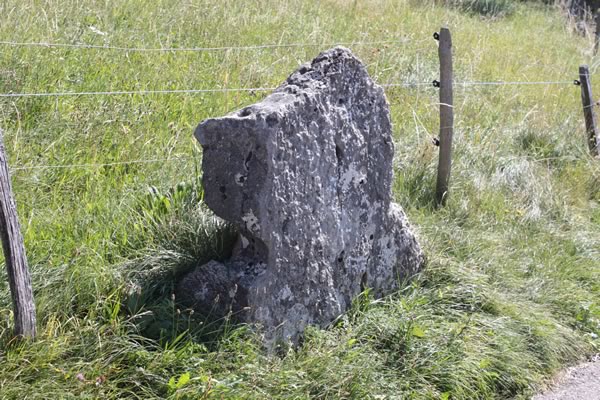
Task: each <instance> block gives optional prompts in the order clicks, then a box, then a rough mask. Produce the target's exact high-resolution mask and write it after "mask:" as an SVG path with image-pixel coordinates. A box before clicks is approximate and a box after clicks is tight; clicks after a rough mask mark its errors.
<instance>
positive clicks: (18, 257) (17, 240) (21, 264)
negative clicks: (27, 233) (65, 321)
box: [0, 129, 35, 338]
mask: <svg viewBox="0 0 600 400" xmlns="http://www.w3.org/2000/svg"><path fill="white" fill-rule="evenodd" d="M0 238H1V239H2V248H3V250H4V259H5V263H6V271H7V273H8V283H9V286H10V291H11V295H12V300H13V307H14V317H15V330H14V333H15V335H16V336H21V337H29V338H33V337H35V303H34V301H33V290H32V288H31V277H30V276H29V270H28V268H27V257H26V256H25V246H24V245H23V236H22V235H21V230H20V227H19V220H18V218H17V210H16V207H15V201H14V199H13V195H12V189H11V185H10V174H9V170H8V163H7V160H6V154H5V152H4V143H3V139H2V130H1V129H0Z"/></svg>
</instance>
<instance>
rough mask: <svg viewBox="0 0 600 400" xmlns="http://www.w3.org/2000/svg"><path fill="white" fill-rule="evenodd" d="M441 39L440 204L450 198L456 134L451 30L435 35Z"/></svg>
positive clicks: (436, 192) (437, 196)
mask: <svg viewBox="0 0 600 400" xmlns="http://www.w3.org/2000/svg"><path fill="white" fill-rule="evenodd" d="M434 37H435V38H436V39H438V40H439V42H440V43H439V49H438V54H439V57H440V81H439V88H440V143H439V145H440V157H439V164H438V175H437V184H436V189H435V200H436V203H437V205H438V206H441V205H444V204H445V203H446V199H447V198H448V184H449V182H450V168H451V166H452V136H453V134H454V128H453V125H454V106H453V104H454V100H453V94H452V80H453V76H452V36H451V35H450V30H449V29H447V28H442V29H441V30H440V33H439V34H436V35H434Z"/></svg>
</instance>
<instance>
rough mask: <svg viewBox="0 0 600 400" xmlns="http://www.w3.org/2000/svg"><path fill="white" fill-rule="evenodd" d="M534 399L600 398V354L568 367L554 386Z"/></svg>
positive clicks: (593, 399) (579, 399)
mask: <svg viewBox="0 0 600 400" xmlns="http://www.w3.org/2000/svg"><path fill="white" fill-rule="evenodd" d="M532 400H600V355H597V356H596V357H594V359H593V360H592V361H590V362H586V363H583V364H580V365H577V366H574V367H571V368H569V369H567V370H566V371H565V372H564V373H562V374H561V375H560V376H559V377H558V378H557V379H556V381H555V382H554V384H553V385H552V388H550V389H549V390H548V391H546V392H544V393H541V394H538V395H536V396H534V397H533V399H532Z"/></svg>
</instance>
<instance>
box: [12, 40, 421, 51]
mask: <svg viewBox="0 0 600 400" xmlns="http://www.w3.org/2000/svg"><path fill="white" fill-rule="evenodd" d="M421 41H424V40H420V41H416V40H411V39H410V38H398V39H388V40H377V41H367V42H357V41H342V42H335V43H333V42H331V43H281V44H279V43H273V44H257V45H249V46H216V47H154V48H152V47H121V46H109V45H96V44H68V43H49V42H13V41H0V45H5V46H12V47H46V48H69V49H90V50H94V49H95V50H115V51H125V52H163V53H169V52H207V51H227V50H261V49H278V48H298V47H333V46H374V45H380V44H406V43H411V42H421ZM427 41H431V40H430V39H427Z"/></svg>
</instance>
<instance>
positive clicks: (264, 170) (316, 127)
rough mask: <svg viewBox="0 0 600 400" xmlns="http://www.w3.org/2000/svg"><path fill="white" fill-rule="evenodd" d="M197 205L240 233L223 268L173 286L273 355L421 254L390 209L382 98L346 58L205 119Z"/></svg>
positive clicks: (338, 54) (334, 53) (332, 54)
mask: <svg viewBox="0 0 600 400" xmlns="http://www.w3.org/2000/svg"><path fill="white" fill-rule="evenodd" d="M195 136H196V138H197V139H198V141H199V142H200V143H201V145H202V148H203V151H204V153H203V160H202V168H203V171H204V174H203V186H204V201H205V202H206V204H207V205H208V206H209V207H210V208H211V209H212V210H213V211H214V212H215V214H217V215H218V216H220V217H221V218H223V219H225V220H227V221H229V222H231V223H233V224H234V225H235V226H237V228H238V229H239V231H240V238H239V241H238V245H237V249H235V250H234V255H233V256H232V259H231V260H230V261H228V262H225V263H224V264H222V263H218V262H215V261H211V262H210V263H208V264H205V265H203V266H200V267H198V268H197V269H196V270H195V271H193V272H192V273H190V274H189V275H187V276H186V277H184V278H183V280H182V281H181V282H180V284H179V289H178V291H179V298H183V301H184V302H185V303H187V304H188V305H190V306H192V307H194V308H195V309H196V310H197V311H199V312H202V313H204V314H212V315H213V316H215V317H222V316H224V315H225V314H227V313H228V312H231V313H232V314H231V315H233V316H234V317H235V318H236V319H237V320H238V321H241V322H248V323H252V324H257V325H259V326H261V327H262V329H263V333H264V334H265V343H266V344H267V347H271V346H270V345H272V344H273V343H275V341H277V340H282V341H292V342H296V341H297V339H298V338H299V335H300V334H301V333H302V332H303V330H304V329H305V327H306V326H307V325H308V324H314V325H318V326H326V325H327V324H329V323H330V322H331V321H333V320H334V319H335V318H336V317H338V316H339V315H340V314H342V313H343V312H344V311H346V310H347V309H348V308H349V307H350V305H351V302H352V299H353V298H354V297H355V296H356V295H358V294H359V293H360V292H361V291H363V290H364V289H366V288H371V291H372V293H373V294H374V295H375V296H377V297H379V296H382V295H385V294H386V293H389V292H390V291H393V290H394V289H396V288H397V287H398V283H399V280H400V279H402V278H407V277H410V276H411V275H413V274H414V273H415V272H417V271H418V270H419V269H420V267H421V265H422V264H423V259H424V258H423V254H422V252H421V249H420V247H419V245H418V243H417V241H416V239H415V236H414V234H413V232H412V231H411V228H410V225H409V223H408V221H407V218H406V216H405V214H404V212H403V211H402V208H401V207H400V206H399V205H396V204H394V203H391V185H392V158H393V155H394V145H393V142H392V127H391V121H390V113H389V107H388V103H387V100H386V98H385V95H384V92H383V89H382V88H381V87H380V86H378V85H376V84H375V83H374V82H373V81H372V80H371V78H370V77H369V76H368V74H367V71H366V69H365V67H364V65H363V64H362V63H361V61H360V60H359V59H358V58H356V57H355V56H354V55H353V54H352V53H351V52H350V50H348V49H346V48H343V47H336V48H334V49H331V50H328V51H326V52H324V53H321V54H320V55H319V56H318V57H317V58H315V59H314V60H313V61H312V62H311V63H310V64H305V65H302V66H301V67H300V68H299V69H298V70H297V71H296V72H294V73H293V74H292V75H291V76H290V77H289V78H288V79H287V81H286V82H285V83H284V84H283V85H282V86H280V87H279V88H278V89H277V90H275V91H274V92H273V93H272V94H271V95H269V96H267V97H266V98H265V99H264V100H263V101H261V102H259V103H256V104H253V105H251V106H249V107H246V108H243V109H242V110H239V111H237V112H234V113H231V114H228V115H226V116H224V117H221V118H214V119H208V120H205V121H203V122H202V123H201V124H200V125H199V126H198V128H197V129H196V132H195Z"/></svg>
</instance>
